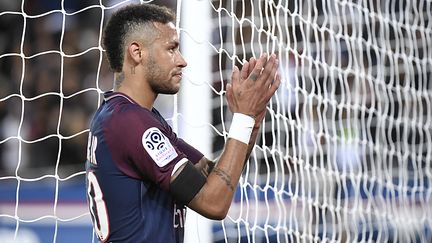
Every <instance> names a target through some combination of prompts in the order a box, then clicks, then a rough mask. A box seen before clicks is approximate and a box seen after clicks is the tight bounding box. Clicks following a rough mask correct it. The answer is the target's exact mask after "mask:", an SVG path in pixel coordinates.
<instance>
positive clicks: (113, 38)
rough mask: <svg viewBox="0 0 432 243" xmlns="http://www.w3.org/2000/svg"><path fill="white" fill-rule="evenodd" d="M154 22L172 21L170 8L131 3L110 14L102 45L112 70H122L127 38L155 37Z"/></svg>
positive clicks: (149, 38)
mask: <svg viewBox="0 0 432 243" xmlns="http://www.w3.org/2000/svg"><path fill="white" fill-rule="evenodd" d="M155 22H156V23H162V24H166V23H169V22H173V23H174V22H175V14H174V12H173V11H172V10H171V9H169V8H167V7H163V6H157V5H152V4H133V5H128V6H126V7H124V8H122V9H120V10H118V11H117V12H115V13H114V14H113V15H112V16H111V18H110V20H109V21H108V23H107V25H106V27H105V29H104V35H103V46H104V48H105V50H106V55H107V58H108V62H109V64H110V68H111V70H112V71H113V72H121V71H122V67H123V61H124V50H125V45H126V43H127V40H128V38H131V37H134V38H135V37H137V36H136V35H143V36H142V37H141V40H142V41H144V42H145V41H150V40H152V39H154V38H155V37H156V34H157V32H156V31H157V30H156V27H155V26H154V23H155ZM145 30H149V31H145ZM151 30H154V31H151ZM145 44H148V43H145Z"/></svg>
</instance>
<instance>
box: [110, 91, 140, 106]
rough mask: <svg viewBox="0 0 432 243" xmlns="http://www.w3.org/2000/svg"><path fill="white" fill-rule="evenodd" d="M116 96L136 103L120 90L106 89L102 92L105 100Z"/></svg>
mask: <svg viewBox="0 0 432 243" xmlns="http://www.w3.org/2000/svg"><path fill="white" fill-rule="evenodd" d="M116 97H122V98H124V99H126V100H128V101H129V102H130V103H132V104H136V105H137V104H138V103H136V102H135V101H134V100H133V99H132V98H131V97H129V96H127V95H126V94H123V93H120V92H114V91H107V92H105V93H104V101H105V102H107V101H109V100H111V99H113V98H116Z"/></svg>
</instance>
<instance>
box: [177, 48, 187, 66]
mask: <svg viewBox="0 0 432 243" xmlns="http://www.w3.org/2000/svg"><path fill="white" fill-rule="evenodd" d="M177 66H178V67H181V68H184V67H186V66H187V62H186V60H185V59H184V58H183V55H182V54H181V53H180V52H178V58H177Z"/></svg>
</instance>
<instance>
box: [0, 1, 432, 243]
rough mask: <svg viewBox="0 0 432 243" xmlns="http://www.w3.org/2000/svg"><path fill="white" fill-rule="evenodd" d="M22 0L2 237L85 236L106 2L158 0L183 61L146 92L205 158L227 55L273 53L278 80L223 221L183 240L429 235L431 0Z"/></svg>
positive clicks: (212, 152) (14, 37) (9, 109)
mask: <svg viewBox="0 0 432 243" xmlns="http://www.w3.org/2000/svg"><path fill="white" fill-rule="evenodd" d="M42 2H43V1H41V4H39V5H38V4H34V2H33V1H30V0H22V1H3V2H2V3H0V28H2V32H1V33H0V125H1V126H0V239H2V242H3V240H4V241H5V242H31V243H37V242H69V241H72V242H96V238H95V235H94V232H93V230H92V228H91V222H90V217H89V214H88V209H87V205H86V201H85V188H83V182H84V159H85V155H86V141H87V136H88V121H89V119H90V116H91V115H92V114H93V112H94V111H95V110H96V108H97V107H98V105H99V104H100V101H101V94H102V93H103V92H104V91H106V90H109V89H111V88H112V79H113V75H112V73H111V72H110V71H109V70H108V65H107V62H106V60H105V59H104V57H103V55H104V50H103V48H102V45H101V34H102V29H103V26H104V23H105V21H106V19H107V18H108V17H109V15H110V13H111V12H112V11H113V10H115V9H117V8H119V7H121V6H124V5H126V4H129V3H136V2H141V3H142V4H147V3H149V2H151V3H156V4H164V5H168V6H170V7H171V8H173V9H174V10H175V11H176V12H177V22H176V26H177V29H178V33H179V35H180V40H181V49H182V52H183V54H184V56H185V58H186V60H187V61H188V64H189V65H188V66H187V67H186V68H185V72H184V73H185V75H184V78H183V81H182V82H183V84H182V85H183V86H182V89H181V93H180V94H178V95H176V96H174V97H161V99H160V100H158V103H157V104H156V106H157V107H158V108H160V109H161V111H162V113H163V114H164V116H165V117H166V119H167V120H168V122H169V123H171V124H172V125H173V128H174V130H175V131H176V132H178V134H179V135H180V136H181V137H183V138H184V139H185V140H186V141H188V142H190V143H191V144H193V145H194V146H195V147H197V148H198V149H200V150H201V151H202V152H203V153H204V154H205V155H206V156H207V157H209V158H211V159H214V158H216V157H217V156H218V155H219V154H220V152H221V151H222V149H223V145H224V142H225V141H226V137H227V131H228V130H229V127H230V121H231V116H232V114H231V112H230V111H229V109H228V107H227V104H226V100H225V87H226V84H227V82H229V81H230V75H231V71H232V68H233V67H234V65H237V66H239V67H241V66H242V64H243V63H244V62H245V61H247V60H248V59H249V58H251V57H259V56H260V55H261V53H263V52H268V53H275V54H277V55H278V58H279V60H280V70H279V71H280V74H281V77H282V84H281V86H280V88H279V90H278V92H277V94H276V95H275V97H273V99H272V101H271V102H270V103H269V104H268V107H267V111H268V112H267V116H266V118H265V122H264V123H263V126H262V129H261V132H260V135H259V138H258V141H257V144H256V146H255V148H254V150H253V153H252V155H251V158H250V159H249V161H248V164H247V166H246V167H245V170H244V172H243V174H242V177H241V179H240V183H239V185H238V186H237V190H236V194H235V198H234V200H233V203H232V205H231V208H230V211H229V214H228V216H227V218H226V219H224V220H222V221H209V220H205V219H203V218H201V217H199V216H198V215H195V214H192V213H190V211H189V212H188V219H187V231H188V232H189V233H187V234H186V237H187V240H188V241H191V242H422V243H423V242H424V243H426V242H432V164H431V159H432V1H431V0H381V1H375V0H218V1H216V0H200V1H198V0H177V1H175V0H153V1H152V0H150V1H122V0H107V1H101V0H91V1H65V0H58V1H46V2H44V3H42Z"/></svg>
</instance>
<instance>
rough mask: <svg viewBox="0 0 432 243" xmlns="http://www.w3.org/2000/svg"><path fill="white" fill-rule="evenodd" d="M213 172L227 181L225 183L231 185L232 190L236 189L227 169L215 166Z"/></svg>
mask: <svg viewBox="0 0 432 243" xmlns="http://www.w3.org/2000/svg"><path fill="white" fill-rule="evenodd" d="M213 172H214V173H215V174H216V175H218V176H219V177H220V178H221V179H222V180H223V181H224V182H225V184H226V185H227V186H228V187H229V189H231V191H234V186H233V184H232V183H231V177H230V176H229V175H228V174H227V173H226V172H225V171H223V170H221V169H219V168H217V167H215V168H213Z"/></svg>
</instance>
